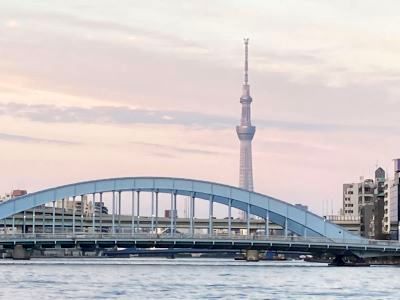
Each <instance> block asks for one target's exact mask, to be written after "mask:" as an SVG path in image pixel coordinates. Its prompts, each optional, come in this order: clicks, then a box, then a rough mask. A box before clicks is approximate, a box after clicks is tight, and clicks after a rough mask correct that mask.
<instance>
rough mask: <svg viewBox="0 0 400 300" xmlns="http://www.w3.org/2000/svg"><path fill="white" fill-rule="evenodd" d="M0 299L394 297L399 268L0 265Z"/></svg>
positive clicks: (121, 262)
mask: <svg viewBox="0 0 400 300" xmlns="http://www.w3.org/2000/svg"><path fill="white" fill-rule="evenodd" d="M0 270H1V273H0V274H1V275H0V299H27V298H31V299H53V300H55V299H146V300H147V299H400V289H399V282H400V267H395V266H387V267H386V266H372V267H369V268H368V267H328V266H327V265H326V264H316V263H306V262H302V261H282V262H257V263H250V262H244V261H233V260H231V259H202V258H192V259H164V258H131V259H113V258H93V259H32V260H30V261H17V262H16V261H12V260H0Z"/></svg>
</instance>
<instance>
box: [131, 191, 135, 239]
mask: <svg viewBox="0 0 400 300" xmlns="http://www.w3.org/2000/svg"><path fill="white" fill-rule="evenodd" d="M131 200H132V212H131V213H132V215H131V234H132V235H133V234H134V232H135V191H133V190H132V199H131Z"/></svg>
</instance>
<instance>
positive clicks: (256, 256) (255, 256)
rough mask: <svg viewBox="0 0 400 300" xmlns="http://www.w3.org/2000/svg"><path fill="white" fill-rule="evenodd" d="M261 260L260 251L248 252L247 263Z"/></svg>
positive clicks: (250, 250)
mask: <svg viewBox="0 0 400 300" xmlns="http://www.w3.org/2000/svg"><path fill="white" fill-rule="evenodd" d="M259 260H260V251H258V250H252V249H249V250H246V261H259Z"/></svg>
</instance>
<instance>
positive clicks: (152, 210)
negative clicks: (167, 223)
mask: <svg viewBox="0 0 400 300" xmlns="http://www.w3.org/2000/svg"><path fill="white" fill-rule="evenodd" d="M151 233H152V234H153V233H154V192H153V191H152V192H151Z"/></svg>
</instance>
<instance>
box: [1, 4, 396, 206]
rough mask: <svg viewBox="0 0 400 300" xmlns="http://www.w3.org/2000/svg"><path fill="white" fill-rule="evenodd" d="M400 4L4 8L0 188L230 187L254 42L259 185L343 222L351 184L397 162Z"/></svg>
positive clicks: (252, 69)
mask: <svg viewBox="0 0 400 300" xmlns="http://www.w3.org/2000/svg"><path fill="white" fill-rule="evenodd" d="M378 2H379V3H378ZM399 10H400V3H399V2H398V1H390V0H383V1H370V0H362V1H361V0H360V1H356V0H353V1H334V0H330V1H325V0H318V1H317V0H292V1H289V0H283V1H261V0H260V1H256V0H253V1H235V0H214V1H178V0H170V1H161V0H159V1H155V0H148V1H135V0H130V1H128V0H119V1H111V0H96V1H87V0H86V1H83V0H82V1H78V0H74V1H59V0H41V1H14V0H1V1H0V149H1V156H0V170H1V177H0V178H1V180H0V193H5V192H9V191H10V190H12V189H16V188H22V189H27V190H28V191H37V190H41V189H44V188H48V187H52V186H57V185H62V184H67V183H72V182H78V181H81V180H90V179H96V178H109V177H123V176H142V175H147V176H174V177H185V178H194V179H202V180H209V181H216V182H221V183H226V184H230V185H234V186H236V185H237V184H238V181H239V141H238V138H237V136H236V132H235V125H238V123H239V118H240V103H239V97H240V95H241V85H242V82H243V38H244V37H248V38H250V44H249V55H250V58H249V67H250V72H249V81H250V85H251V95H252V97H253V103H252V118H253V124H254V125H255V126H256V127H257V132H256V134H255V137H254V140H253V168H254V171H253V173H254V186H255V191H257V192H260V193H264V194H267V195H271V196H274V197H277V198H279V199H282V200H284V201H287V202H290V203H303V204H306V205H309V206H310V209H311V210H312V211H314V212H317V213H331V211H332V210H333V211H334V212H336V211H337V210H338V209H339V208H340V205H341V201H342V184H343V183H344V182H355V181H358V179H359V177H360V176H365V177H372V176H373V171H374V169H375V168H376V166H377V165H380V166H382V167H383V168H384V169H385V170H387V172H388V173H389V175H391V174H392V172H393V168H392V159H394V158H397V157H400V140H399V138H398V136H399V133H400V125H399V113H398V111H399V103H400V84H399V83H400V59H399V58H398V57H399V56H398V55H399V53H400V27H399V26H398V24H399V23H400V16H399V14H398V11H399ZM328 203H329V205H328ZM332 206H333V208H332ZM328 207H329V210H328V209H327V208H328Z"/></svg>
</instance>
